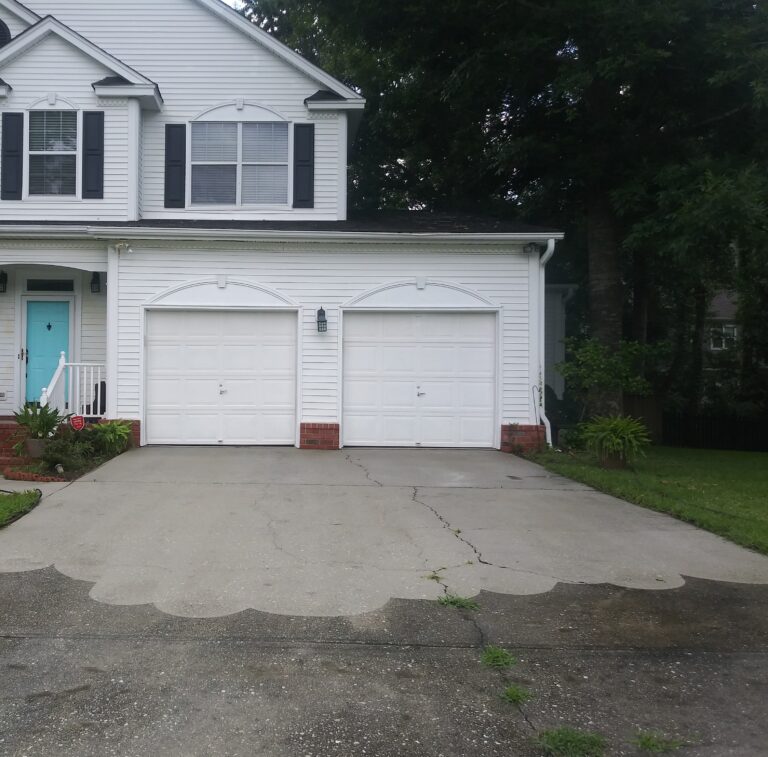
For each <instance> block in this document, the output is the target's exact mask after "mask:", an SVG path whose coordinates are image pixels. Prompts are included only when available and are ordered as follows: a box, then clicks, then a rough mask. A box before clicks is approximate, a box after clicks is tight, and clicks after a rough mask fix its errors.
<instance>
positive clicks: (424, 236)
mask: <svg viewBox="0 0 768 757" xmlns="http://www.w3.org/2000/svg"><path fill="white" fill-rule="evenodd" d="M62 237H65V238H69V239H83V238H87V239H99V240H107V241H112V240H115V239H145V240H174V239H183V240H207V241H221V242H256V241H266V242H269V241H286V242H292V241H308V242H340V243H344V242H370V243H386V242H389V243H392V242H395V243H397V242H401V243H413V242H424V243H431V242H457V241H461V240H465V241H471V242H475V243H480V244H504V243H539V244H542V243H547V244H549V242H550V241H551V242H552V244H554V240H555V239H562V237H563V235H562V234H558V235H553V234H552V232H542V233H524V234H521V233H517V234H514V233H485V232H481V233H463V232H455V233H445V232H378V231H318V230H308V231H293V230H280V229H200V228H189V227H187V228H184V227H157V228H156V227H147V226H89V225H82V226H80V225H77V226H72V225H61V226H58V225H54V224H52V225H49V226H39V225H33V224H29V225H21V224H19V225H14V226H1V225H0V239H18V238H24V239H61V238H62ZM550 257H551V256H550Z"/></svg>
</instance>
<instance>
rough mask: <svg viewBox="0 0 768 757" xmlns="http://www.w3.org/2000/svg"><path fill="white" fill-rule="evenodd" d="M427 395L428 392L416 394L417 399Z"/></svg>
mask: <svg viewBox="0 0 768 757" xmlns="http://www.w3.org/2000/svg"><path fill="white" fill-rule="evenodd" d="M425 394H426V392H419V391H417V392H416V396H417V397H423V396H424V395H425Z"/></svg>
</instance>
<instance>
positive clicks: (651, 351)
mask: <svg viewBox="0 0 768 757" xmlns="http://www.w3.org/2000/svg"><path fill="white" fill-rule="evenodd" d="M566 347H567V349H568V352H569V356H568V360H567V361H566V362H565V363H560V364H559V365H558V366H557V368H558V370H559V371H560V372H561V373H562V375H563V378H565V380H566V381H567V382H568V383H569V384H570V386H571V387H572V388H573V389H574V390H576V391H581V392H583V393H586V392H588V391H592V390H598V391H620V392H628V393H630V394H640V395H644V394H648V393H650V391H651V385H650V383H649V381H648V380H647V378H645V376H644V375H643V373H644V370H645V365H646V364H647V363H648V362H649V361H650V360H652V359H654V360H655V359H657V358H658V356H659V354H660V352H661V348H660V347H658V346H657V347H651V346H649V345H644V344H638V343H637V342H622V343H621V345H620V347H619V349H618V350H612V349H609V348H608V347H606V346H605V345H604V344H601V343H600V342H598V341H597V340H595V339H569V340H567V341H566Z"/></svg>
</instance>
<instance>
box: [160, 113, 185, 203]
mask: <svg viewBox="0 0 768 757" xmlns="http://www.w3.org/2000/svg"><path fill="white" fill-rule="evenodd" d="M186 195H187V127H186V124H166V126H165V207H166V208H183V207H184V206H185V204H186V203H185V201H186Z"/></svg>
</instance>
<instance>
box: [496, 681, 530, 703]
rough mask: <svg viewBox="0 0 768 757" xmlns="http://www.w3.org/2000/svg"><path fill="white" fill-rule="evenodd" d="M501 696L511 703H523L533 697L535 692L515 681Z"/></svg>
mask: <svg viewBox="0 0 768 757" xmlns="http://www.w3.org/2000/svg"><path fill="white" fill-rule="evenodd" d="M501 698H502V699H503V700H504V701H505V702H509V703H510V704H517V705H521V704H525V703H526V702H527V701H529V700H530V699H533V694H531V692H530V691H528V689H524V688H523V687H522V686H518V685H517V684H516V683H513V684H511V685H510V686H507V688H506V689H504V691H502V692H501Z"/></svg>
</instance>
